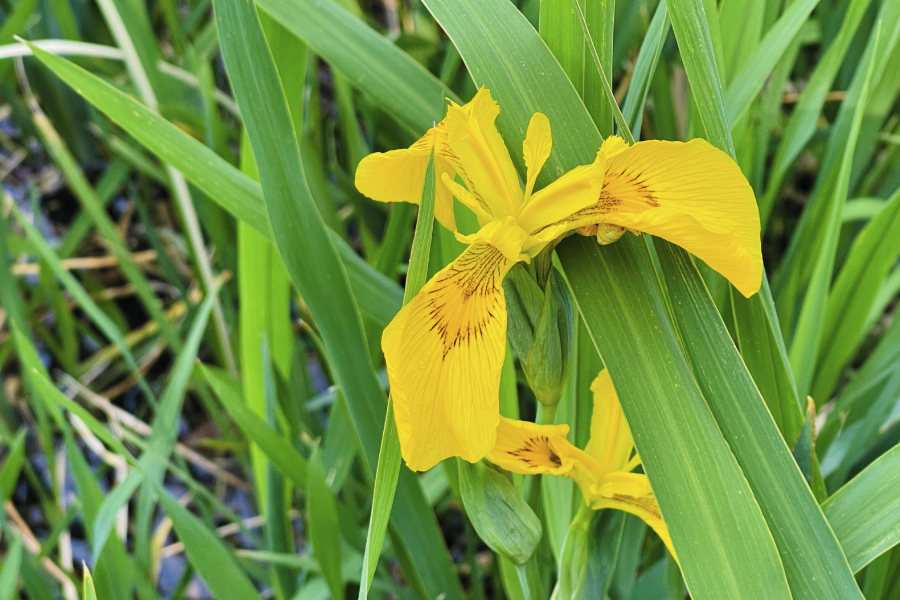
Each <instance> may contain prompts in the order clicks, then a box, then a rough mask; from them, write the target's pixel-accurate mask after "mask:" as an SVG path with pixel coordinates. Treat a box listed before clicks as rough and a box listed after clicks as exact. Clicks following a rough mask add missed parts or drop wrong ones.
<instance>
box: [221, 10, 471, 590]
mask: <svg viewBox="0 0 900 600" xmlns="http://www.w3.org/2000/svg"><path fill="white" fill-rule="evenodd" d="M215 9H216V19H217V23H218V26H219V32H220V38H221V47H222V53H223V56H224V59H225V65H226V69H227V70H228V73H229V78H230V80H231V84H232V86H233V89H234V93H235V98H236V100H237V102H238V106H240V107H241V114H242V115H243V117H244V124H245V126H246V128H247V134H248V136H249V138H250V143H251V146H252V148H253V153H254V156H255V157H256V163H257V166H258V168H259V174H260V179H261V181H262V183H263V195H264V198H265V200H266V205H267V207H268V210H269V215H270V221H271V224H272V228H273V231H274V237H275V244H276V246H277V247H278V249H279V251H280V252H281V256H282V259H283V260H284V263H285V266H287V268H288V272H289V274H290V275H291V279H292V280H293V282H294V284H295V285H296V287H297V289H298V290H299V291H300V294H301V296H302V297H303V299H304V301H305V302H306V303H307V305H308V307H309V310H310V312H311V313H312V315H313V316H314V318H315V319H316V323H317V324H318V326H319V330H320V332H321V334H322V340H323V342H324V346H325V354H326V358H327V359H328V364H329V367H330V368H331V371H332V374H333V375H334V377H335V379H336V382H337V384H338V385H339V386H340V387H341V392H342V393H343V395H344V397H345V398H346V400H347V404H348V406H349V407H350V413H351V416H352V418H353V421H354V424H355V426H356V430H357V435H358V436H359V439H360V443H361V446H362V450H363V456H364V457H365V461H363V467H364V471H365V472H366V473H367V475H368V477H369V478H370V479H371V478H372V476H373V475H374V471H375V470H376V465H377V461H378V451H379V440H378V430H377V428H376V427H377V426H375V424H377V423H379V422H383V420H384V414H385V412H386V411H385V404H386V403H385V398H384V392H383V391H382V390H381V386H380V385H379V383H378V379H377V377H376V375H375V371H374V369H373V365H372V362H371V359H370V358H369V356H368V353H367V350H366V349H367V342H366V337H365V334H364V332H363V324H362V319H361V317H360V314H359V309H358V306H357V303H356V301H355V299H354V298H353V296H352V294H351V291H350V286H349V282H348V280H347V275H346V271H345V270H344V268H343V266H342V265H341V263H340V260H339V257H338V254H337V252H336V250H335V247H334V245H333V244H334V242H333V238H332V237H331V236H329V234H328V232H327V230H326V228H325V225H324V223H323V221H322V218H321V215H320V214H319V212H318V210H317V208H316V206H315V202H314V200H313V199H312V197H311V194H310V192H309V188H308V186H307V183H306V178H305V175H304V171H303V161H302V157H301V148H300V146H298V144H297V139H296V136H295V135H294V131H293V128H292V126H291V121H290V116H289V113H288V107H287V104H286V102H285V98H284V92H283V90H282V88H281V85H280V83H279V81H278V76H277V73H276V71H275V65H274V63H273V61H272V57H271V54H270V53H269V49H268V47H267V46H266V42H265V38H264V37H263V33H262V30H261V28H260V24H259V19H258V16H257V14H256V11H255V9H254V7H253V5H252V4H244V3H243V2H242V1H240V0H216V2H215ZM404 480H405V481H404ZM400 485H401V486H402V489H401V493H400V494H399V496H400V498H399V499H400V500H401V502H399V503H397V504H396V505H395V509H399V510H401V511H402V512H400V513H399V514H402V515H403V516H402V518H400V519H394V524H395V526H396V527H397V528H398V530H399V531H400V537H401V539H402V540H403V543H404V544H405V545H406V546H407V547H408V548H414V547H417V546H418V545H420V544H423V543H427V542H428V541H429V540H430V541H431V542H433V547H432V549H431V550H430V551H428V552H419V553H414V552H410V557H411V559H412V564H413V565H415V567H416V569H417V570H418V571H419V576H420V577H421V578H422V580H423V582H424V584H425V586H426V589H428V592H429V594H431V595H437V594H439V593H445V594H447V595H448V597H450V598H453V597H457V596H459V595H461V594H462V592H461V589H460V587H459V583H458V580H457V578H456V575H455V573H454V572H453V570H452V565H451V563H450V560H449V556H448V555H447V554H446V552H443V551H441V550H435V549H440V548H441V547H442V544H441V542H440V539H441V538H440V533H439V531H438V529H437V526H436V523H435V521H434V517H433V515H431V514H430V511H429V510H428V509H427V508H426V507H424V506H421V505H422V504H424V498H423V497H422V494H421V490H420V489H419V488H418V487H417V482H416V481H415V479H412V478H410V476H407V477H404V478H402V479H401V480H400ZM409 503H414V504H419V509H418V510H419V513H418V514H416V512H415V510H416V509H414V508H413V507H412V506H410V505H409ZM403 505H406V510H404V509H403V508H402V506H403ZM395 514H397V513H395ZM415 517H418V519H419V521H418V522H416V521H414V518H415ZM416 526H421V527H422V528H420V529H418V530H417V529H414V527H416Z"/></svg>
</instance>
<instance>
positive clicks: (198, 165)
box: [32, 48, 403, 325]
mask: <svg viewBox="0 0 900 600" xmlns="http://www.w3.org/2000/svg"><path fill="white" fill-rule="evenodd" d="M32 49H33V50H34V48H32ZM34 53H35V56H36V57H37V58H38V59H39V60H41V62H43V63H44V64H45V65H47V67H48V68H50V70H51V71H53V72H54V73H55V74H56V75H57V76H59V77H60V79H62V80H63V81H65V82H66V83H67V84H68V85H70V86H71V87H72V88H74V89H75V90H76V91H78V93H79V94H81V95H82V96H83V97H84V98H85V99H86V100H87V101H88V102H90V103H91V104H93V105H94V106H96V107H97V108H98V109H99V110H100V111H101V112H103V113H104V114H105V115H106V116H108V117H109V118H110V119H112V120H113V121H114V122H116V123H117V124H118V125H119V126H121V127H122V128H123V129H125V130H126V131H127V132H128V133H130V134H131V135H132V136H133V137H134V138H135V139H136V140H138V141H139V142H140V143H141V144H143V145H144V146H145V147H146V148H147V149H148V150H150V151H151V152H153V153H154V154H156V155H157V156H159V157H160V158H161V159H163V160H164V161H166V162H168V163H170V164H172V165H174V166H175V167H176V168H177V169H178V170H179V171H180V172H183V173H184V174H185V176H186V177H188V179H189V180H190V181H191V183H193V184H194V185H196V186H197V187H198V188H199V189H200V190H202V191H203V192H204V193H205V194H207V195H208V196H209V197H210V198H211V199H213V200H214V201H216V202H218V203H219V204H220V205H221V206H222V207H223V208H224V209H225V210H227V211H228V212H230V213H231V214H233V215H234V216H235V217H236V218H238V219H240V220H242V221H245V222H247V223H248V224H249V225H250V226H251V227H253V228H254V229H255V230H257V231H258V232H260V233H261V234H263V235H264V236H266V238H267V239H268V240H270V241H274V237H273V233H272V227H271V225H270V224H269V216H268V214H267V212H266V208H265V201H264V200H263V197H262V190H261V189H260V186H259V184H257V183H256V182H254V181H252V180H251V179H250V178H248V177H246V176H245V175H243V174H241V173H240V171H238V170H237V169H235V168H234V167H232V166H231V165H229V164H228V163H227V162H225V160H223V159H222V158H220V157H219V156H218V155H216V153H215V152H213V151H212V150H211V149H209V148H207V147H206V146H204V145H203V144H201V143H200V142H198V141H197V140H195V139H193V138H192V137H191V136H189V135H188V134H186V133H185V132H183V131H181V130H180V129H179V128H178V127H176V126H174V125H172V124H171V123H169V122H168V121H166V120H165V119H163V118H162V117H160V116H159V115H158V114H156V113H154V112H153V111H150V110H149V109H147V107H146V106H144V105H142V104H141V103H140V102H137V101H136V100H134V99H133V98H131V97H129V96H128V95H126V94H124V93H122V92H120V91H119V90H117V89H115V88H114V87H113V86H111V85H109V84H108V83H106V82H104V81H102V80H100V79H99V78H97V77H96V76H94V75H91V74H90V73H88V72H87V71H85V70H84V69H82V68H81V67H78V66H76V65H74V64H72V63H70V62H68V61H66V60H65V59H62V58H60V57H58V56H54V55H52V54H49V53H47V52H44V51H42V50H40V49H36V50H34ZM330 235H331V236H332V238H333V239H334V243H335V244H336V246H337V249H338V253H339V255H340V258H341V261H342V262H343V264H344V267H345V268H346V269H347V272H348V274H350V275H351V277H350V281H351V284H352V286H353V290H354V293H355V296H356V297H357V298H359V299H360V302H361V305H362V307H363V308H364V309H365V311H366V314H368V315H369V316H371V317H372V318H373V319H375V321H376V322H377V323H379V324H385V325H386V324H387V323H388V322H389V321H390V320H391V319H392V318H393V316H394V315H395V314H396V313H397V311H398V310H399V309H400V304H401V300H402V298H403V292H402V290H401V289H400V287H399V286H397V285H396V284H395V283H394V282H392V281H390V280H389V279H388V278H386V277H384V276H383V275H381V274H380V273H378V272H377V271H375V269H373V268H372V267H370V266H369V265H367V264H366V263H365V261H364V260H362V259H361V258H360V257H359V256H358V255H357V254H356V252H354V251H353V249H352V248H350V247H349V246H348V245H347V244H346V243H345V242H343V240H341V239H340V237H339V236H338V234H336V233H333V232H331V233H330Z"/></svg>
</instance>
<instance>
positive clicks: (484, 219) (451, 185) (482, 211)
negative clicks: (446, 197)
mask: <svg viewBox="0 0 900 600" xmlns="http://www.w3.org/2000/svg"><path fill="white" fill-rule="evenodd" d="M441 184H442V185H443V186H444V188H446V189H447V190H449V191H450V193H451V194H453V195H454V196H455V197H456V199H457V200H459V201H460V202H462V203H463V205H465V207H466V208H468V209H469V210H471V211H472V212H473V213H475V216H476V217H477V218H478V224H479V225H482V226H484V225H486V224H487V223H490V222H491V221H493V220H494V218H493V217H492V216H491V215H490V213H489V212H488V210H489V209H488V207H487V206H486V205H485V204H484V202H482V201H481V200H480V199H478V198H476V197H475V195H474V194H473V193H472V192H470V191H469V190H467V189H466V188H464V187H463V186H461V185H459V184H458V183H456V182H455V181H453V180H452V179H450V177H449V176H448V175H447V174H446V173H444V175H443V177H442V178H441Z"/></svg>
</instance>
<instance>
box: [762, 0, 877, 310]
mask: <svg viewBox="0 0 900 600" xmlns="http://www.w3.org/2000/svg"><path fill="white" fill-rule="evenodd" d="M870 2H871V0H852V2H851V3H850V5H849V6H848V8H847V12H846V14H845V16H844V21H843V23H842V25H841V29H840V31H839V32H838V35H837V36H836V37H835V38H834V40H833V41H832V43H831V44H830V45H829V46H828V50H826V51H825V54H824V55H823V56H822V58H821V60H819V62H818V63H817V64H816V68H815V70H814V71H813V73H812V76H811V77H810V78H809V81H808V82H807V84H806V87H804V88H803V95H801V96H800V101H799V102H797V105H796V106H795V107H794V110H793V112H792V113H791V117H790V119H789V120H788V123H787V126H786V127H785V129H784V135H783V136H782V142H781V144H779V146H778V150H777V151H776V152H775V159H774V162H773V163H772V168H771V171H770V175H769V181H768V183H767V188H766V194H765V196H763V197H762V198H760V199H759V216H760V221H761V222H762V225H763V228H765V226H766V223H767V222H768V220H769V215H770V214H771V212H772V206H773V205H774V203H775V198H776V197H777V195H778V193H779V191H780V189H781V182H782V181H783V180H784V177H785V175H787V172H788V169H789V168H790V166H791V165H792V164H793V163H794V161H795V160H796V159H797V157H798V156H799V155H800V152H801V151H802V150H803V148H804V147H805V146H806V144H807V142H809V140H810V138H812V136H813V134H814V133H815V131H816V127H817V123H818V120H819V114H820V113H821V112H822V106H823V105H824V104H825V98H826V96H827V94H828V91H829V90H830V89H831V83H832V81H834V78H835V76H836V75H837V72H838V69H839V68H840V66H841V63H842V62H843V60H844V55H845V54H846V53H847V48H848V47H849V45H850V42H851V41H852V39H853V35H854V34H855V33H856V29H857V27H859V24H860V21H861V20H862V18H863V15H865V13H866V10H867V9H868V7H869V4H870ZM776 295H777V294H776Z"/></svg>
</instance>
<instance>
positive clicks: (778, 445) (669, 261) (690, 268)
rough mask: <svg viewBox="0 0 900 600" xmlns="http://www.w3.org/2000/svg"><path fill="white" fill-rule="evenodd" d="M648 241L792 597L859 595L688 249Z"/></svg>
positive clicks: (836, 599)
mask: <svg viewBox="0 0 900 600" xmlns="http://www.w3.org/2000/svg"><path fill="white" fill-rule="evenodd" d="M654 246H655V247H656V249H657V254H658V256H659V262H660V267H661V270H662V273H663V275H664V279H665V281H666V284H667V286H668V290H669V294H670V297H671V299H672V302H671V306H672V309H673V311H674V313H675V316H676V320H677V322H678V329H679V332H680V338H681V339H682V340H683V343H684V347H685V350H686V352H687V355H688V356H689V357H690V360H691V362H692V366H693V368H694V372H695V373H696V375H697V381H698V382H699V384H700V389H701V390H702V392H703V395H704V397H705V398H706V403H707V404H708V405H709V407H710V409H711V410H712V412H713V414H714V415H715V418H716V422H717V423H718V424H719V427H720V428H721V430H722V433H723V434H724V435H725V438H726V439H727V440H728V444H729V446H730V447H731V449H732V451H733V452H734V454H735V456H736V457H737V460H738V463H740V465H741V469H742V471H743V473H744V476H745V477H746V478H747V481H748V482H749V483H750V487H751V489H752V490H753V493H754V495H755V497H756V499H757V501H758V502H759V505H760V508H761V509H762V512H763V515H765V517H766V520H767V521H768V523H769V528H770V530H771V532H772V536H773V537H774V538H775V543H776V544H777V545H778V549H779V552H780V553H781V560H782V562H783V563H784V569H785V573H786V574H787V578H788V583H789V584H790V586H791V592H792V595H793V598H794V599H795V600H826V599H832V600H845V599H850V598H860V599H861V598H862V595H861V594H860V592H859V588H858V587H857V585H856V582H855V581H854V579H853V573H852V572H851V571H850V569H849V567H848V565H847V561H846V559H845V558H844V555H843V554H842V552H841V547H840V545H839V544H838V541H837V540H836V539H835V537H834V534H833V533H832V531H831V529H830V528H829V527H828V523H827V522H826V520H825V518H824V517H823V515H822V512H821V510H820V509H819V506H818V503H817V502H816V499H815V498H814V497H813V495H812V492H811V491H810V489H809V485H807V482H806V479H805V478H804V477H803V475H802V474H801V472H800V469H798V468H797V463H796V462H795V461H794V458H793V457H792V455H791V452H790V450H789V449H788V446H787V445H786V444H785V442H784V439H783V438H782V436H781V434H780V432H779V431H778V429H777V428H776V427H775V423H774V422H773V419H772V416H771V415H770V414H769V412H768V411H767V410H766V408H765V403H764V402H763V400H762V398H761V397H760V394H759V392H758V391H757V389H756V386H755V385H754V382H753V379H752V378H751V377H750V374H749V373H748V371H747V368H746V367H745V366H744V364H743V362H742V361H741V358H740V356H739V355H738V354H737V353H736V352H735V351H734V345H733V342H732V341H731V338H730V337H729V335H728V331H727V330H726V329H725V324H724V323H723V322H722V320H721V318H720V317H719V316H718V313H717V311H716V309H715V305H714V304H713V302H712V298H710V297H709V293H708V292H707V290H706V288H705V286H704V285H703V280H702V279H701V278H700V274H699V273H698V272H697V270H696V268H695V267H694V265H693V262H692V261H691V258H690V256H689V255H688V254H687V252H685V251H684V250H681V249H679V248H677V247H676V246H673V245H672V244H669V243H668V242H665V241H663V240H658V241H655V242H654Z"/></svg>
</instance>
